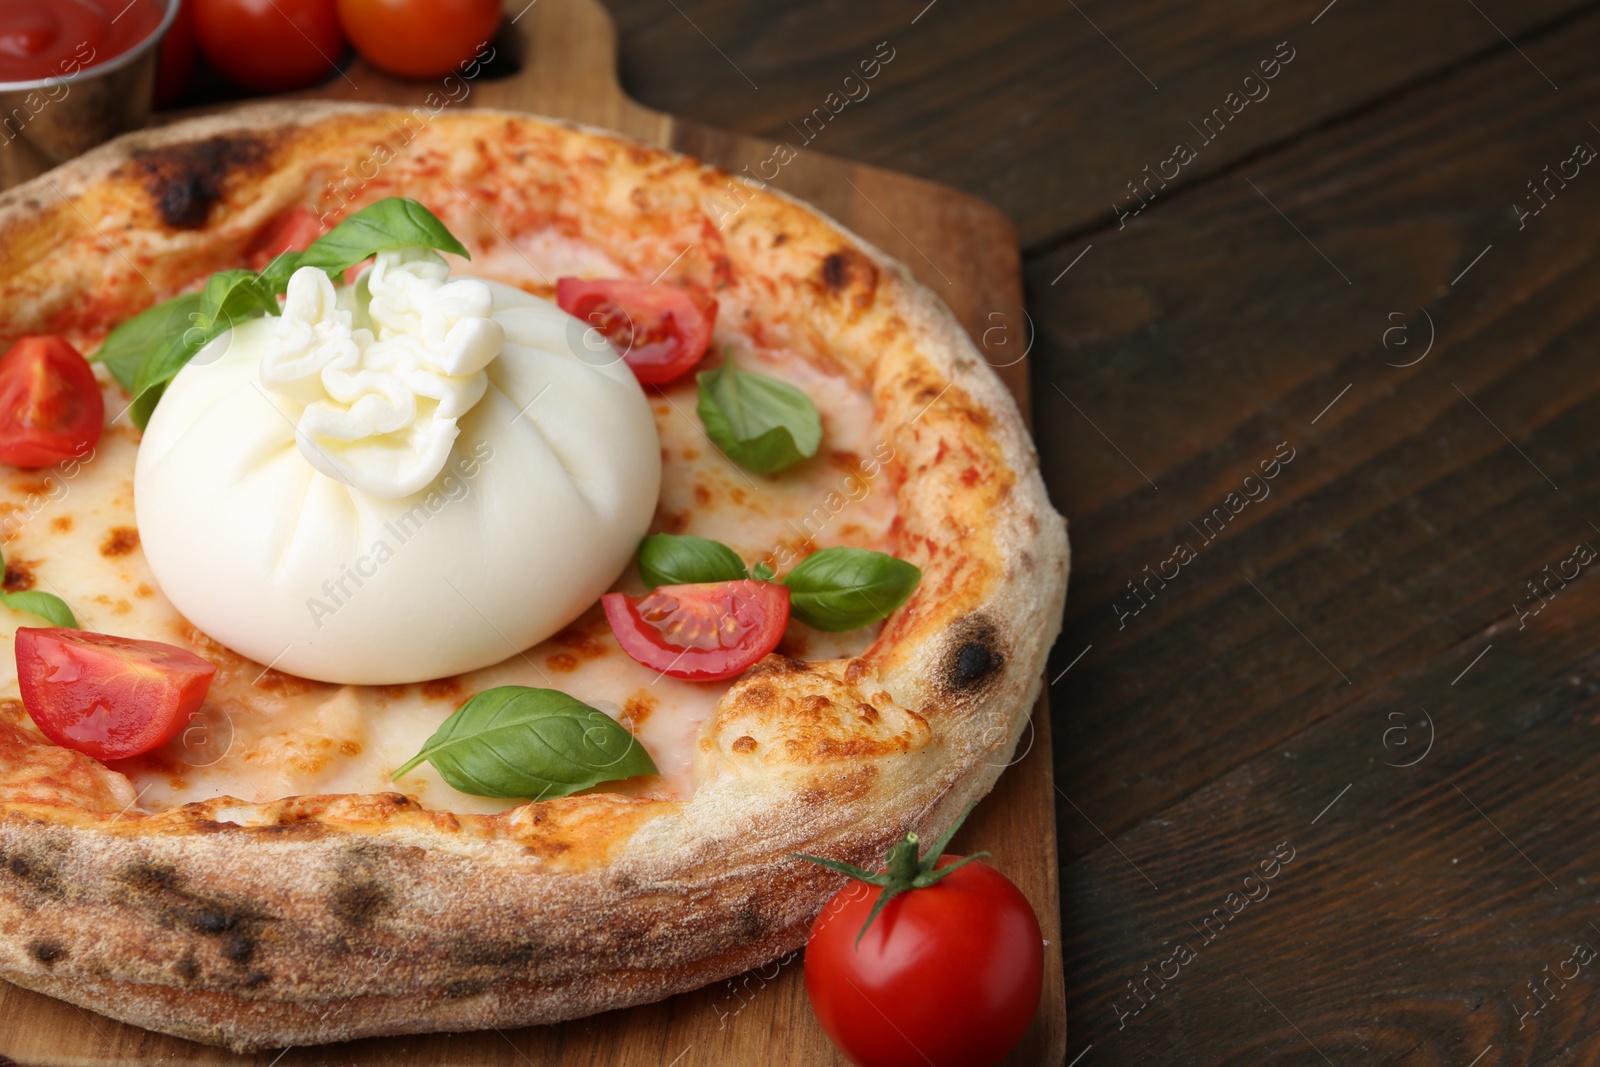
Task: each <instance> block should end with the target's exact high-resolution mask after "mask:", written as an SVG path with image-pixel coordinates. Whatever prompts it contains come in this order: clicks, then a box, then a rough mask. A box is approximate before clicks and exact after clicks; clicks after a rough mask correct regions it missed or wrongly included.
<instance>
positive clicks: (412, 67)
mask: <svg viewBox="0 0 1600 1067" xmlns="http://www.w3.org/2000/svg"><path fill="white" fill-rule="evenodd" d="M500 7H501V4H500V0H339V20H340V21H341V22H343V23H344V32H346V33H348V34H349V35H350V41H351V43H353V44H354V45H355V46H356V50H357V51H359V52H360V53H361V54H362V55H363V56H365V57H366V58H367V61H368V62H370V63H371V64H372V65H373V66H376V67H382V68H383V69H384V70H387V71H389V72H390V73H392V74H399V75H402V76H404V77H407V78H441V77H443V76H444V75H446V74H450V73H452V72H454V73H458V74H463V75H465V76H467V77H472V76H473V75H472V74H470V73H468V69H469V67H468V61H469V60H471V59H473V58H475V57H477V56H478V55H479V50H480V49H481V48H482V47H483V46H484V45H486V44H488V43H489V39H490V38H491V37H493V36H494V31H495V30H496V29H498V28H499V26H500ZM484 56H485V58H487V53H484Z"/></svg>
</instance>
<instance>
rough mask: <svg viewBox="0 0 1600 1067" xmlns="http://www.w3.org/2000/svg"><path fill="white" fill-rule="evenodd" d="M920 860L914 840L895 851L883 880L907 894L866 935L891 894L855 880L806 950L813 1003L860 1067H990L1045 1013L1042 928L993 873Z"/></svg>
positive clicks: (973, 864) (945, 859)
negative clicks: (933, 877)
mask: <svg viewBox="0 0 1600 1067" xmlns="http://www.w3.org/2000/svg"><path fill="white" fill-rule="evenodd" d="M906 849H909V853H908V854H902V855H901V856H900V857H898V858H897V856H896V852H895V850H906ZM916 850H917V841H916V837H915V835H908V836H907V838H906V840H905V841H903V842H902V843H900V844H898V845H896V846H895V847H894V850H891V851H890V853H889V871H888V872H887V876H884V875H879V876H878V877H877V880H878V881H887V882H888V883H889V885H890V886H891V887H894V888H895V889H896V890H897V892H896V893H895V895H894V896H892V897H891V898H890V900H889V902H888V903H887V904H886V905H884V908H883V910H882V911H880V912H879V913H878V914H877V916H876V917H874V918H873V919H872V921H871V923H870V924H869V925H867V926H866V929H865V932H863V930H862V925H863V924H864V923H866V922H867V919H868V917H869V916H870V915H871V914H872V909H873V906H874V905H875V904H876V903H877V902H878V897H879V895H880V894H882V893H884V892H887V891H888V890H886V889H884V888H880V887H879V886H877V885H868V884H867V883H865V882H862V881H853V882H851V883H849V884H848V885H846V886H845V887H844V888H843V889H841V890H840V891H839V892H838V893H837V894H836V895H835V896H834V898H833V899H832V900H830V901H829V902H828V904H827V906H826V907H824V908H823V909H822V914H821V915H819V916H817V921H816V922H815V923H813V924H812V927H811V937H810V939H809V940H808V941H807V942H806V964H805V966H806V993H807V994H808V995H809V996H810V998H811V1007H812V1010H813V1011H815V1012H816V1015H817V1020H818V1021H819V1022H820V1023H822V1028H823V1029H824V1030H826V1031H827V1032H828V1036H829V1037H830V1038H832V1039H833V1043H834V1044H836V1045H838V1046H839V1048H840V1050H842V1051H843V1052H844V1054H845V1055H846V1056H848V1057H850V1060H851V1062H853V1063H856V1064H859V1065H861V1067H927V1065H928V1064H933V1065H934V1067H990V1065H992V1064H995V1063H998V1062H999V1061H1000V1060H1001V1059H1002V1058H1003V1057H1004V1056H1005V1055H1006V1053H1008V1052H1010V1051H1011V1049H1012V1048H1013V1047H1015V1045H1016V1044H1017V1042H1018V1041H1020V1040H1022V1035H1023V1034H1024V1033H1026V1032H1027V1029H1028V1026H1029V1024H1030V1023H1031V1022H1032V1021H1033V1016H1034V1013H1035V1011H1036V1010H1037V1009H1038V1006H1039V994H1040V992H1041V990H1042V988H1043V983H1044V938H1043V935H1042V933H1041V932H1040V930H1039V920H1038V918H1037V917H1036V916H1035V915H1034V913H1033V908H1032V907H1031V906H1030V905H1029V904H1028V898H1027V897H1025V896H1023V895H1022V892H1021V890H1019V889H1018V888H1017V887H1016V886H1015V885H1013V884H1012V883H1011V880H1010V879H1009V878H1007V877H1006V876H1005V875H1003V874H1001V873H1000V872H999V871H997V870H995V869H994V868H993V867H990V866H989V865H988V864H985V863H983V862H981V861H979V860H972V859H969V860H967V862H965V863H963V864H962V865H961V866H960V867H956V866H955V865H956V864H957V863H960V862H961V861H960V860H959V858H958V857H955V856H940V857H939V858H938V862H937V863H934V862H932V860H933V857H932V856H929V857H927V858H925V859H924V860H922V861H921V862H919V861H918V860H917V858H916V856H917V852H916ZM897 868H899V869H900V876H899V878H898V879H897V878H896V877H895V872H896V869H897ZM946 868H955V869H952V870H950V872H949V873H948V874H946V875H944V876H943V877H942V878H941V879H940V880H939V881H937V882H935V883H934V884H932V885H928V886H926V887H925V888H920V889H918V888H914V887H913V886H912V884H911V880H912V879H913V878H915V877H917V876H919V875H920V876H922V878H923V880H924V881H926V880H927V878H928V877H929V876H930V874H931V873H932V872H938V871H943V870H945V869H946ZM859 873H861V874H865V873H866V872H864V871H862V872H859ZM901 889H903V891H898V890H901ZM858 938H859V942H858V940H857V939H858Z"/></svg>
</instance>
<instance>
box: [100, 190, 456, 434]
mask: <svg viewBox="0 0 1600 1067" xmlns="http://www.w3.org/2000/svg"><path fill="white" fill-rule="evenodd" d="M408 247H421V248H430V249H436V250H440V251H445V252H454V253H456V254H457V255H462V256H468V253H467V250H466V247H465V246H463V245H462V243H461V242H460V241H458V240H456V239H455V237H454V236H452V235H451V233H450V231H449V230H447V229H445V226H444V223H442V222H440V221H439V220H438V218H436V217H435V216H434V215H433V213H432V212H430V211H429V210H428V209H427V208H425V207H423V206H422V205H421V204H419V203H417V202H416V201H415V200H407V199H404V198H402V197H390V198H389V199H387V200H380V201H378V202H377V203H376V204H371V205H368V206H367V207H364V208H362V209H361V210H360V211H358V212H356V213H355V214H354V215H351V216H350V217H349V218H347V219H345V220H344V221H343V222H341V223H340V224H339V225H337V226H335V227H334V228H333V229H332V230H331V231H330V232H328V233H325V234H323V235H322V236H321V237H319V238H317V240H316V241H314V242H312V244H311V247H310V248H307V249H306V250H305V251H304V252H295V253H289V254H286V255H282V256H279V257H278V258H277V259H275V260H273V261H272V262H271V263H269V264H268V265H267V269H266V270H264V271H262V272H261V273H259V274H257V273H255V272H254V271H248V270H225V271H222V272H220V273H217V274H214V275H212V276H211V278H210V280H209V281H207V282H206V286H205V289H204V290H202V291H201V292H199V293H187V294H185V295H183V296H179V297H175V298H173V299H171V300H168V301H166V302H165V303H162V304H157V305H156V306H155V307H152V308H149V309H147V310H145V311H143V312H141V313H140V314H138V315H136V316H134V317H133V318H131V319H129V320H128V321H127V322H125V323H123V324H122V325H120V326H118V327H117V328H116V329H115V330H112V331H111V333H110V334H108V335H107V336H106V340H105V343H104V344H102V345H101V346H100V350H99V351H98V352H96V353H95V355H94V358H95V359H97V360H100V361H102V362H104V363H105V364H106V366H107V368H108V369H109V370H110V371H111V375H112V377H114V378H116V379H117V381H119V382H121V383H122V386H123V388H125V389H127V390H128V391H129V392H130V393H132V394H133V404H132V405H131V406H130V407H129V409H128V411H129V417H130V418H131V419H132V420H133V423H134V425H135V426H137V427H139V429H141V430H142V429H144V428H145V426H146V425H147V424H148V423H149V421H150V415H151V413H152V412H154V411H155V408H156V404H157V403H158V402H159V401H160V400H161V394H162V393H163V392H164V391H165V390H166V387H167V383H168V382H170V381H171V380H172V379H173V377H174V376H175V375H176V374H177V373H178V372H179V371H180V370H182V369H183V368H184V366H185V365H187V364H188V363H189V361H190V360H192V359H193V358H194V356H195V353H197V352H199V351H200V350H201V349H202V348H204V347H205V346H206V345H207V344H209V343H210V342H211V341H212V340H214V339H215V338H216V337H218V336H220V335H221V334H223V333H226V332H227V331H228V330H230V329H232V328H233V327H234V326H236V325H238V324H240V323H242V322H245V321H247V320H249V319H253V318H259V317H260V316H262V315H276V314H278V297H280V296H282V295H283V294H284V293H285V292H287V291H288V288H289V278H290V277H291V276H292V275H293V274H294V272H295V271H296V270H299V269H300V268H301V267H318V268H320V269H322V270H324V271H326V272H327V273H328V274H329V275H330V276H331V277H332V278H333V281H334V283H335V284H338V283H339V280H340V278H341V277H342V276H343V274H344V272H345V271H346V270H348V269H349V268H351V267H353V266H355V265H356V264H358V263H361V262H363V261H365V260H367V259H370V258H371V257H372V256H374V255H376V254H377V253H379V252H383V251H387V250H388V249H391V248H408ZM468 258H471V257H470V256H468Z"/></svg>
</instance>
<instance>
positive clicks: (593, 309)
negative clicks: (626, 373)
mask: <svg viewBox="0 0 1600 1067" xmlns="http://www.w3.org/2000/svg"><path fill="white" fill-rule="evenodd" d="M556 303H558V304H560V305H561V310H562V311H565V312H566V313H567V314H568V315H571V316H573V317H574V318H579V319H582V320H583V321H584V322H587V323H589V324H590V325H591V326H593V327H595V328H596V329H598V330H599V331H600V332H601V333H603V334H605V335H606V338H607V339H608V340H609V341H610V342H611V346H612V347H613V348H615V349H616V350H617V351H618V352H620V353H622V358H623V359H624V360H625V361H626V362H627V364H628V366H630V367H632V368H633V373H634V376H635V377H637V378H638V379H639V381H641V382H643V383H644V384H645V385H661V384H664V383H666V382H670V381H672V380H673V379H674V378H678V377H682V376H683V375H684V374H685V373H687V372H688V370H689V368H691V367H693V366H694V365H695V364H696V363H698V362H700V357H701V356H703V355H705V354H706V346H707V345H709V344H710V343H711V327H712V325H713V324H714V323H715V322H716V321H717V302H716V301H715V300H713V299H712V298H711V297H709V296H707V295H706V294H705V293H703V292H701V291H700V290H699V289H696V288H693V287H690V286H676V285H651V284H650V283H649V282H630V281H623V280H620V279H611V280H606V279H595V280H591V281H583V280H581V279H578V278H559V279H557V280H556Z"/></svg>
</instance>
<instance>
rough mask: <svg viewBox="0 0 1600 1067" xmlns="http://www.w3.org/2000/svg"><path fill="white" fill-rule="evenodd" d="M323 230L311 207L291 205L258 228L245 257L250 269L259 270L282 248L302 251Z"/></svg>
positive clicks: (282, 251) (279, 252)
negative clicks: (289, 208)
mask: <svg viewBox="0 0 1600 1067" xmlns="http://www.w3.org/2000/svg"><path fill="white" fill-rule="evenodd" d="M324 231H325V227H324V226H323V225H322V220H321V219H319V218H317V216H316V215H314V214H313V213H312V212H311V209H310V208H304V207H297V208H294V209H292V210H290V211H287V212H285V213H284V214H283V215H280V216H279V217H278V219H277V221H275V222H272V223H270V224H269V225H268V226H267V227H266V229H264V230H262V231H261V236H260V237H258V238H256V243H255V245H254V247H252V248H251V249H250V254H249V255H248V257H246V261H247V262H248V263H249V264H250V269H251V270H257V271H258V270H262V269H264V268H265V267H266V265H267V264H268V263H271V262H272V261H273V260H275V259H277V258H278V257H279V256H281V255H283V254H284V253H285V252H304V251H305V250H306V249H307V248H310V247H311V242H312V241H315V240H316V239H317V238H318V237H321V236H322V235H323V233H324Z"/></svg>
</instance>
